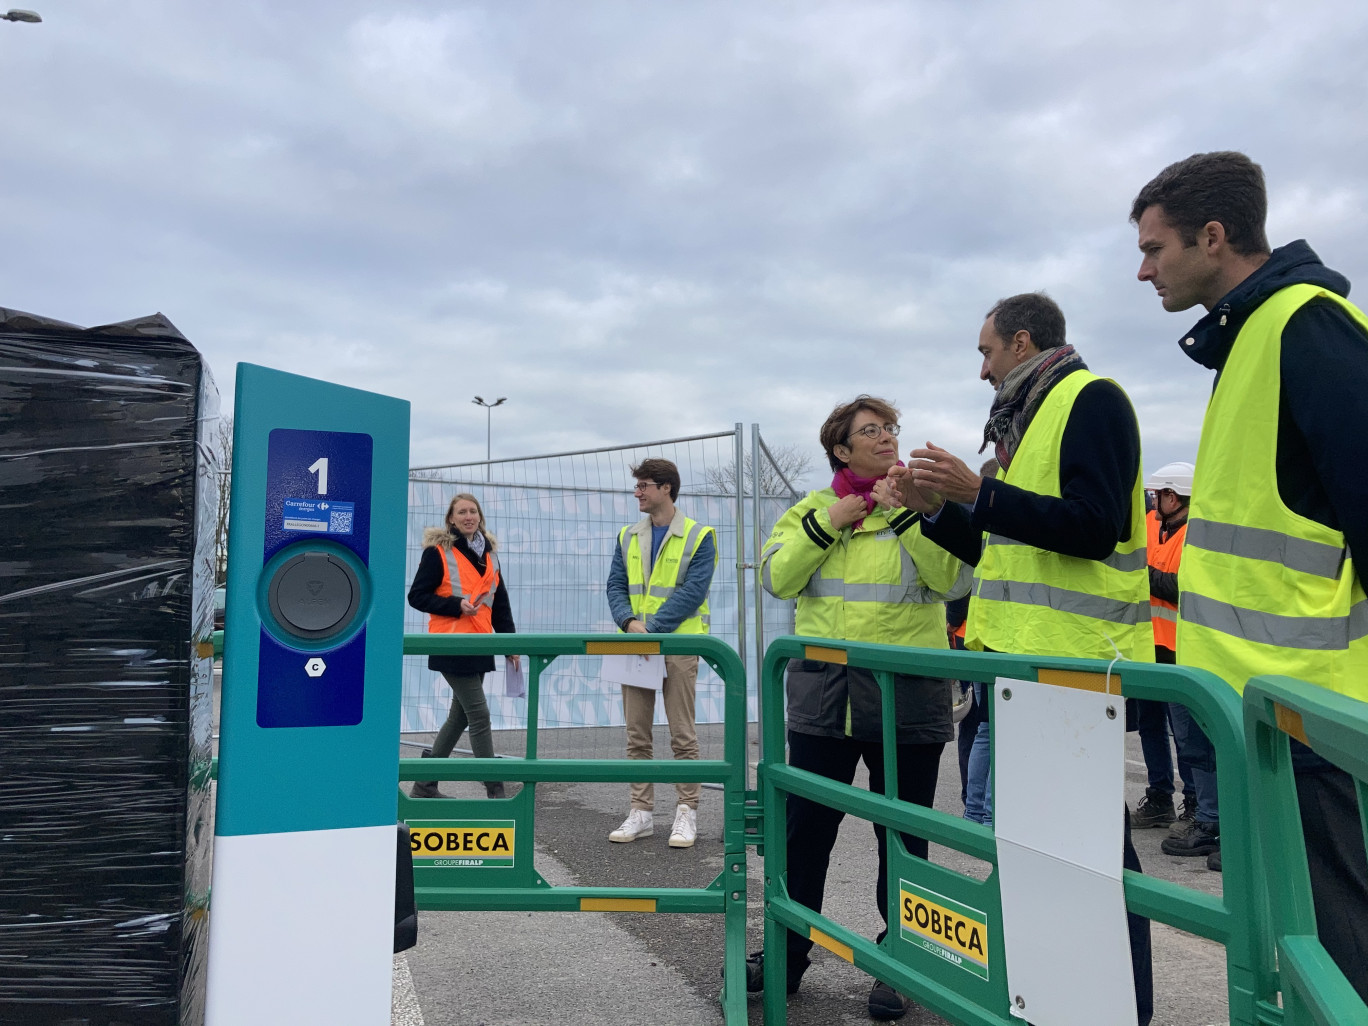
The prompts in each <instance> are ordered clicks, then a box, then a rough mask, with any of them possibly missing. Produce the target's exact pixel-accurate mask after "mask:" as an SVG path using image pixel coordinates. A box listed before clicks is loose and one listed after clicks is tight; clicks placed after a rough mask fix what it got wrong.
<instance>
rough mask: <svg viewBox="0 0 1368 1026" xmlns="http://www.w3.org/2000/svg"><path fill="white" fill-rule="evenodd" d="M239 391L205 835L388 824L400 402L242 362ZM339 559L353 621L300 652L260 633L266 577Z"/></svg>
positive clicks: (402, 510)
mask: <svg viewBox="0 0 1368 1026" xmlns="http://www.w3.org/2000/svg"><path fill="white" fill-rule="evenodd" d="M236 391H237V404H236V413H235V416H234V421H233V440H234V448H233V492H232V510H231V517H230V522H229V544H228V609H227V616H226V622H225V630H224V658H223V704H222V713H221V719H220V738H219V780H218V802H217V809H216V813H215V818H216V823H215V832H216V833H217V834H219V835H220V836H225V835H243V834H262V833H279V832H289V831H299V830H329V829H342V828H348V827H360V826H380V825H383V824H392V823H393V822H394V819H395V814H396V795H397V793H398V788H397V784H398V775H399V774H398V766H397V764H396V760H395V738H396V737H397V736H398V732H399V694H400V690H401V688H400V680H399V678H400V672H401V669H402V664H403V653H402V644H403V629H404V628H403V618H404V590H405V584H406V578H405V576H404V555H405V553H404V546H405V533H406V528H407V514H408V502H407V499H408V432H409V407H408V403H406V402H404V401H402V400H399V399H394V398H391V397H389V396H382V395H376V394H375V393H373V392H363V391H360V390H358V389H353V388H345V387H342V386H340V385H334V384H330V383H328V382H325V381H318V380H315V379H312V378H305V377H300V376H298V375H295V374H286V373H283V372H281V371H275V370H271V369H269V368H265V367H255V366H252V365H251V364H239V365H238V377H237V390H236ZM321 460H326V463H321V462H320V461H321ZM325 467H326V470H327V482H326V487H325V486H324V482H323V480H322V471H323V470H324V468H325ZM310 468H313V469H312V470H311V469H310ZM320 490H323V494H320ZM287 500H294V503H293V504H291V505H290V506H289V507H288V508H287V506H286V501H287ZM324 502H327V503H328V507H329V508H327V509H323V508H322V504H323V503H324ZM345 504H350V506H351V508H350V509H348V508H346V506H345ZM324 514H326V515H327V530H326V532H325V531H323V530H322V529H321V526H322V525H323V523H324V521H323V516H324ZM334 514H335V515H336V516H334ZM345 514H350V518H348V517H347V516H346V515H345ZM287 519H290V520H294V521H296V524H295V526H294V527H289V526H287V525H286V520H287ZM348 519H350V523H348ZM348 528H350V533H347V529H348ZM339 547H340V548H341V549H345V550H346V552H345V561H347V562H348V564H349V565H350V566H351V568H352V570H353V571H355V573H356V575H357V578H358V583H359V585H360V587H361V590H362V600H361V604H360V607H359V610H358V613H357V615H359V616H361V617H362V618H363V619H362V621H361V622H360V623H359V624H356V625H355V629H345V630H343V631H342V633H341V634H339V635H338V636H337V638H336V639H327V638H315V639H312V640H308V641H305V640H301V641H300V642H299V648H298V649H296V648H295V647H294V642H292V641H291V640H290V638H289V637H288V633H289V631H288V628H287V626H276V627H272V626H270V623H269V621H271V620H272V619H274V618H275V613H274V612H273V611H272V606H271V591H270V585H271V580H270V578H268V577H267V574H266V571H267V569H268V568H270V569H271V570H272V573H274V572H275V570H276V569H279V568H280V567H282V566H283V565H284V561H286V560H288V559H290V558H291V556H292V555H293V554H295V553H298V554H301V555H304V554H308V553H310V552H326V551H328V550H330V549H331V550H334V551H333V556H334V558H337V559H341V558H343V553H342V552H339V551H336V550H337V549H338V548H339ZM353 560H354V562H353ZM298 600H299V599H298V595H297V594H296V595H295V596H294V599H293V601H294V602H295V603H297V602H298ZM295 608H297V606H296V607H295ZM296 626H298V624H296ZM349 657H354V660H355V662H354V664H351V663H349ZM314 658H318V659H321V660H322V661H323V662H324V664H325V669H324V670H323V672H322V674H321V675H320V676H318V677H311V676H310V675H309V673H308V671H307V669H306V666H305V664H306V663H307V662H308V661H309V660H310V659H314ZM353 669H354V670H355V673H353ZM344 678H345V679H344ZM334 689H336V690H334ZM269 724H274V725H275V726H268V725H269ZM299 780H308V781H309V785H308V786H307V787H304V788H298V787H296V788H293V790H292V791H291V792H290V795H289V800H288V801H285V800H282V798H281V790H280V789H281V786H282V782H284V781H299Z"/></svg>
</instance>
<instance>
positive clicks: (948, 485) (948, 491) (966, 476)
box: [908, 442, 983, 502]
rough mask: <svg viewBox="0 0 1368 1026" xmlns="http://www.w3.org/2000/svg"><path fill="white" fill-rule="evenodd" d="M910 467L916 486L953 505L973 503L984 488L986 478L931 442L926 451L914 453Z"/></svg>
mask: <svg viewBox="0 0 1368 1026" xmlns="http://www.w3.org/2000/svg"><path fill="white" fill-rule="evenodd" d="M911 459H912V462H911V463H910V464H909V465H908V469H909V470H910V471H911V477H912V481H913V483H914V484H915V485H916V486H917V487H918V488H920V489H922V490H923V491H935V492H939V493H940V494H941V495H943V496H945V498H947V499H949V500H951V501H952V502H973V501H974V500H975V499H976V498H978V493H979V489H980V488H982V487H983V478H982V477H981V476H980V475H978V474H976V473H974V471H972V470H970V469H969V467H968V465H967V464H966V463H965V462H964V461H963V460H962V459H960V458H959V457H958V456H955V455H953V454H951V453H950V452H949V451H948V450H946V449H942V448H941V447H940V446H939V445H934V444H932V443H931V442H927V443H926V448H925V449H913V450H912V457H911Z"/></svg>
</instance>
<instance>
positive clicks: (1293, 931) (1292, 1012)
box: [1222, 677, 1368, 1026]
mask: <svg viewBox="0 0 1368 1026" xmlns="http://www.w3.org/2000/svg"><path fill="white" fill-rule="evenodd" d="M1244 719H1245V730H1246V735H1247V739H1248V740H1247V748H1246V753H1247V756H1248V766H1249V779H1250V781H1251V782H1252V783H1253V784H1254V789H1255V793H1256V794H1257V795H1258V800H1257V801H1256V802H1255V804H1254V810H1255V825H1256V828H1257V830H1258V834H1259V839H1260V841H1261V846H1262V849H1263V851H1264V856H1265V858H1266V859H1267V866H1266V869H1267V872H1268V881H1269V892H1270V897H1271V899H1272V929H1273V935H1274V937H1275V938H1276V940H1277V947H1278V958H1279V966H1280V968H1281V970H1282V984H1283V1009H1284V1012H1285V1015H1286V1020H1285V1021H1286V1023H1287V1026H1304V1024H1310V1023H1315V1024H1317V1026H1331V1024H1334V1026H1347V1024H1357V1026H1363V1024H1368V1005H1365V1003H1364V1002H1363V999H1362V998H1360V997H1359V996H1358V994H1357V992H1355V990H1354V988H1353V987H1352V986H1351V985H1350V984H1349V981H1348V980H1346V979H1345V978H1344V974H1343V973H1342V972H1340V970H1339V967H1338V966H1336V965H1335V963H1334V962H1333V961H1331V959H1330V956H1329V954H1328V953H1327V952H1326V950H1325V947H1324V945H1322V944H1321V942H1320V939H1319V937H1318V936H1317V934H1316V913H1315V906H1314V905H1313V904H1312V899H1311V877H1310V873H1309V870H1308V869H1307V860H1306V839H1305V837H1304V835H1303V833H1302V825H1301V816H1300V814H1299V812H1298V802H1297V784H1296V780H1295V778H1294V776H1293V773H1292V755H1291V743H1290V741H1289V738H1293V737H1295V738H1296V739H1297V740H1298V741H1300V742H1302V744H1305V745H1307V746H1309V747H1310V748H1312V749H1313V750H1314V751H1315V752H1316V753H1317V754H1319V755H1320V756H1322V757H1323V758H1325V759H1327V760H1329V761H1330V762H1332V763H1334V764H1335V765H1336V766H1338V767H1339V768H1340V769H1342V770H1344V771H1345V772H1346V773H1348V774H1349V775H1350V776H1352V777H1353V778H1354V783H1355V788H1356V790H1357V792H1358V806H1359V818H1360V820H1361V821H1362V822H1363V823H1364V824H1368V814H1366V813H1368V706H1365V705H1364V703H1362V702H1357V701H1354V700H1353V699H1351V698H1348V697H1346V696H1344V695H1341V694H1337V693H1335V692H1333V691H1327V690H1326V689H1325V688H1320V687H1316V686H1315V685H1313V684H1307V683H1306V682H1305V681H1300V680H1293V679H1291V678H1289V677H1256V678H1254V679H1253V680H1251V681H1250V682H1249V683H1248V684H1246V685H1245V690H1244ZM1224 829H1225V827H1224V817H1223V820H1222V830H1223V831H1224ZM1365 840H1368V825H1366V826H1365ZM1359 957H1361V958H1368V953H1365V952H1360V953H1359Z"/></svg>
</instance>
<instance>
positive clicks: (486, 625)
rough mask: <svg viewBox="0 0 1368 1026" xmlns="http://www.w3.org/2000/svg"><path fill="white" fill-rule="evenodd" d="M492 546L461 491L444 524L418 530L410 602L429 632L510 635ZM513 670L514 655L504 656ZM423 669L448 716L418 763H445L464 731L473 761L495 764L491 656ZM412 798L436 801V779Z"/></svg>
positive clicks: (496, 784) (494, 788)
mask: <svg viewBox="0 0 1368 1026" xmlns="http://www.w3.org/2000/svg"><path fill="white" fill-rule="evenodd" d="M497 547H498V543H497V542H496V541H495V540H494V536H493V535H492V534H490V533H489V531H488V529H487V528H486V527H485V519H484V510H482V509H481V508H480V503H479V500H478V499H476V498H475V496H473V495H468V494H466V493H465V492H462V493H461V494H459V495H457V496H456V497H455V498H453V499H452V500H451V504H450V505H449V506H447V514H446V526H445V527H429V528H428V529H427V530H426V531H424V532H423V556H422V559H421V560H420V561H419V563H418V572H417V573H416V574H414V575H413V585H412V587H410V588H409V593H408V602H409V605H411V606H412V607H413V608H414V609H417V610H420V611H422V612H424V613H427V614H428V633H430V634H496V633H497V634H513V633H515V631H516V628H514V626H513V611H512V609H511V607H510V606H509V602H508V588H507V587H506V586H505V584H504V579H503V574H502V573H501V572H500V570H499V557H498V556H497V555H496V554H495V549H496V548H497ZM505 659H506V660H507V662H508V663H509V664H511V665H512V666H513V668H514V669H517V668H518V665H519V660H518V657H517V656H515V655H513V656H506V657H505ZM428 669H429V670H436V671H437V672H438V673H440V674H441V675H442V676H443V677H445V678H446V682H447V684H449V685H450V686H451V710H450V712H449V713H448V714H447V718H446V722H445V723H443V724H442V729H441V730H439V731H438V732H437V739H436V740H435V741H433V742H432V747H431V748H425V749H423V757H424V758H428V757H432V758H437V759H445V758H446V757H447V756H448V755H450V754H451V750H452V749H453V748H455V747H456V742H457V741H459V740H460V739H461V735H462V734H463V733H465V729H466V727H467V726H468V727H469V728H470V747H471V750H472V751H473V752H474V753H475V756H476V758H480V759H492V758H494V738H493V732H492V731H491V729H490V721H489V704H488V703H487V702H486V701H485V693H484V675H485V674H486V673H489V672H490V671H491V670H493V669H494V657H493V656H456V655H433V656H428ZM485 794H487V795H488V796H489V797H490V798H502V797H504V786H503V782H502V781H492V780H491V781H486V782H485ZM410 795H411V796H412V797H414V798H441V797H443V795H442V792H441V791H440V790H439V789H438V787H437V781H435V780H418V781H415V782H414V784H413V789H412V790H411V791H410Z"/></svg>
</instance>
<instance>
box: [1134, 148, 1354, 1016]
mask: <svg viewBox="0 0 1368 1026" xmlns="http://www.w3.org/2000/svg"><path fill="white" fill-rule="evenodd" d="M1267 212H1268V197H1267V192H1266V189H1265V185H1264V176H1263V169H1262V168H1260V167H1259V165H1258V164H1255V163H1254V162H1253V161H1252V160H1250V159H1249V158H1248V157H1247V156H1245V155H1244V154H1243V153H1235V152H1230V151H1224V152H1215V153H1198V154H1194V155H1193V156H1191V157H1188V158H1187V159H1186V160H1180V161H1178V162H1177V163H1174V164H1171V165H1169V166H1168V167H1166V168H1165V169H1164V170H1163V171H1161V172H1160V173H1159V174H1158V175H1157V176H1155V178H1154V179H1153V180H1151V181H1150V182H1149V183H1148V184H1147V185H1146V186H1145V187H1144V188H1143V189H1141V190H1140V193H1139V195H1137V196H1136V198H1135V201H1134V203H1133V204H1132V205H1131V221H1132V222H1134V223H1135V224H1136V226H1137V227H1138V229H1139V246H1140V252H1141V254H1142V257H1141V261H1140V270H1139V272H1138V274H1137V277H1138V278H1139V279H1140V280H1141V281H1147V282H1150V283H1151V284H1152V285H1153V286H1154V288H1155V291H1156V292H1158V294H1159V298H1160V300H1161V301H1162V303H1163V306H1164V309H1165V310H1168V311H1170V312H1175V313H1176V312H1179V311H1183V310H1188V309H1191V308H1192V307H1194V306H1199V305H1200V306H1202V307H1204V308H1205V309H1206V311H1207V313H1206V315H1205V316H1203V317H1202V318H1201V319H1200V320H1199V321H1198V322H1197V323H1196V324H1195V325H1194V326H1193V327H1192V328H1191V329H1189V330H1188V331H1187V332H1186V333H1185V334H1184V335H1183V337H1182V339H1181V340H1180V342H1179V347H1180V348H1181V349H1182V351H1183V352H1184V353H1186V354H1187V355H1188V357H1190V358H1191V359H1193V360H1195V361H1197V362H1198V363H1200V364H1201V365H1202V366H1204V367H1207V368H1210V369H1211V370H1213V371H1215V372H1216V383H1215V387H1214V389H1213V391H1212V396H1211V400H1210V402H1209V404H1208V406H1207V412H1206V418H1205V420H1204V421H1203V423H1202V437H1201V442H1200V444H1199V446H1198V449H1197V469H1196V473H1195V476H1194V479H1193V491H1192V506H1191V513H1190V516H1189V518H1188V529H1187V538H1186V541H1185V543H1184V550H1183V569H1182V575H1181V576H1180V578H1179V582H1178V583H1179V602H1178V631H1177V645H1178V649H1177V658H1178V662H1179V663H1180V664H1183V665H1185V666H1199V667H1201V668H1203V669H1206V670H1210V671H1211V672H1212V673H1215V674H1216V675H1217V676H1220V677H1223V678H1224V679H1225V680H1227V681H1228V682H1229V683H1230V684H1231V685H1232V686H1233V687H1234V688H1236V690H1243V688H1244V685H1245V682H1246V681H1248V680H1249V678H1250V677H1254V676H1259V675H1262V674H1283V675H1286V676H1290V677H1296V678H1299V679H1301V680H1305V681H1308V682H1310V683H1312V684H1316V685H1319V686H1321V687H1324V688H1328V689H1330V690H1332V691H1338V692H1340V693H1341V694H1344V695H1348V696H1349V697H1351V698H1354V699H1357V700H1358V701H1368V632H1365V631H1364V630H1363V628H1362V627H1361V626H1359V619H1360V617H1361V616H1362V613H1363V611H1364V609H1365V602H1368V598H1366V597H1365V593H1364V586H1363V578H1362V575H1361V573H1360V571H1359V568H1358V565H1357V563H1356V561H1355V559H1354V556H1355V555H1356V554H1362V553H1368V455H1365V451H1364V448H1363V443H1362V436H1363V425H1364V423H1365V419H1368V317H1365V316H1364V314H1363V312H1362V311H1360V310H1359V309H1358V308H1357V307H1356V306H1354V305H1353V304H1352V303H1350V302H1349V301H1348V300H1347V299H1346V298H1345V297H1346V296H1347V295H1348V293H1349V282H1348V280H1347V279H1346V278H1345V277H1344V276H1343V275H1342V274H1339V273H1337V272H1335V271H1332V270H1330V269H1329V268H1328V267H1326V266H1325V265H1324V264H1322V263H1321V261H1320V258H1319V257H1317V256H1316V254H1315V253H1314V252H1313V251H1312V250H1311V247H1310V246H1308V245H1307V244H1306V242H1305V241H1303V240H1298V241H1296V242H1292V243H1289V244H1288V245H1286V246H1280V247H1279V248H1277V249H1270V248H1269V245H1268V237H1267V235H1266V234H1265V231H1264V221H1265V218H1266V216H1267ZM1292 762H1293V768H1294V771H1295V773H1296V780H1297V792H1298V797H1299V799H1300V801H1299V806H1300V811H1301V819H1302V827H1303V833H1304V835H1305V838H1306V848H1307V858H1308V861H1309V865H1310V875H1311V890H1312V893H1313V896H1314V900H1315V913H1316V926H1317V930H1318V931H1319V934H1320V939H1321V942H1322V943H1323V944H1324V945H1325V948H1326V950H1327V951H1328V952H1329V953H1330V956H1331V957H1332V958H1333V959H1334V960H1335V962H1336V964H1337V965H1338V966H1339V967H1340V969H1341V970H1342V971H1343V972H1344V974H1345V976H1346V977H1347V978H1348V979H1349V981H1350V983H1351V984H1352V985H1353V986H1354V988H1355V989H1356V990H1357V991H1358V993H1359V995H1360V996H1361V997H1363V998H1364V1000H1368V960H1365V959H1364V956H1363V953H1364V951H1365V950H1368V859H1366V858H1365V851H1364V839H1363V829H1362V826H1361V824H1360V819H1359V813H1358V799H1357V796H1356V794H1355V787H1354V781H1353V778H1352V777H1351V776H1350V775H1349V774H1347V773H1345V772H1343V771H1341V770H1339V769H1336V768H1335V767H1333V766H1332V765H1331V764H1330V763H1328V762H1327V761H1325V760H1324V759H1322V758H1321V757H1320V756H1318V755H1316V754H1315V753H1314V752H1313V751H1311V749H1309V748H1307V747H1306V746H1305V745H1302V744H1301V743H1299V742H1298V741H1295V740H1294V741H1293V742H1292Z"/></svg>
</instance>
